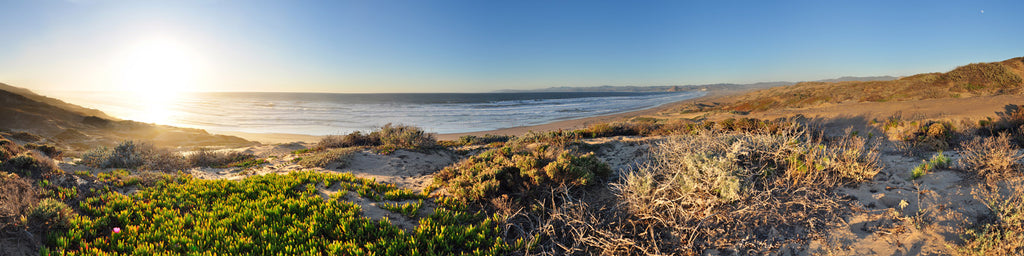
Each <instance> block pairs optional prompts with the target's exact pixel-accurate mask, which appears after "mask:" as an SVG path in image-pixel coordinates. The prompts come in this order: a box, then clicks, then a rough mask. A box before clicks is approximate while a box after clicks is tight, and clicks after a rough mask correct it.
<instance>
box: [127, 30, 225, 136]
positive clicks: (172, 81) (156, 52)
mask: <svg viewBox="0 0 1024 256" xmlns="http://www.w3.org/2000/svg"><path fill="white" fill-rule="evenodd" d="M204 64H205V63H203V56H202V55H201V54H200V53H199V52H198V51H196V50H195V49H194V48H192V47H191V46H190V45H188V44H187V42H185V41H184V40H182V39H179V38H175V37H172V36H167V35H157V36H150V37H146V38H143V39H141V40H138V41H135V42H133V43H131V44H129V45H127V46H126V47H124V48H123V50H122V51H121V52H119V53H118V54H116V55H115V56H114V57H113V58H112V62H111V65H110V67H109V73H110V77H111V85H110V86H111V87H110V89H111V90H113V91H118V92H121V93H124V94H125V95H129V97H131V98H130V99H126V100H130V101H135V102H136V103H137V104H138V105H139V106H141V108H140V109H139V110H140V112H141V113H140V114H138V115H137V116H132V117H123V118H127V119H132V120H137V121H142V122H152V123H159V124H172V123H173V120H171V119H173V116H174V111H173V109H172V107H173V105H175V104H176V102H177V101H178V100H179V97H180V96H181V94H182V93H184V92H190V91H196V90H198V89H201V88H202V87H204V85H205V82H206V81H205V80H206V78H207V77H206V76H207V73H208V70H207V68H206V67H205V65H204Z"/></svg>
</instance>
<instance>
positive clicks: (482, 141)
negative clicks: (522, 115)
mask: <svg viewBox="0 0 1024 256" xmlns="http://www.w3.org/2000/svg"><path fill="white" fill-rule="evenodd" d="M512 138H513V136H508V135H493V134H485V135H484V136H474V135H465V136H462V137H459V139H458V140H454V141H440V142H438V143H439V144H440V145H441V146H444V147H458V146H470V145H489V144H494V143H505V142H506V141H509V140H511V139H512Z"/></svg>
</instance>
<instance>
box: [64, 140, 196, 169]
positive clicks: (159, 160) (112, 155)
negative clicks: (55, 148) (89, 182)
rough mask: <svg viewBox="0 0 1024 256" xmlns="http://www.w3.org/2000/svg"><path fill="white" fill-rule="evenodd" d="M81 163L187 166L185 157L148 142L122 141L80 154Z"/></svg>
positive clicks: (129, 165)
mask: <svg viewBox="0 0 1024 256" xmlns="http://www.w3.org/2000/svg"><path fill="white" fill-rule="evenodd" d="M81 164H84V165H87V166H91V167H96V168H128V169H148V170H164V171H171V170H181V169H185V168H187V167H188V163H187V162H186V160H185V157H184V156H182V155H181V154H178V153H176V152H173V151H171V150H169V149H165V148H156V147H154V146H153V145H151V144H148V143H138V142H135V141H130V140H129V141H123V142H121V143H120V144H118V145H117V146H115V147H114V148H107V147H98V148H94V149H92V150H89V151H88V152H85V154H83V155H82V161H81Z"/></svg>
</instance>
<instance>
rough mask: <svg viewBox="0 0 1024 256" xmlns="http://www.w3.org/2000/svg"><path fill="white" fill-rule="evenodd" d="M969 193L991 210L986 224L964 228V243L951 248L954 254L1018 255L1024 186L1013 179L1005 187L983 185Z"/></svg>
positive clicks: (1022, 242)
mask: <svg viewBox="0 0 1024 256" xmlns="http://www.w3.org/2000/svg"><path fill="white" fill-rule="evenodd" d="M1000 187H1003V188H1004V189H1000ZM1004 191H1005V192H1004ZM972 194H974V197H975V198H976V199H978V201H981V202H983V203H985V206H987V207H988V209H989V210H990V213H989V216H988V217H989V218H988V219H989V222H988V223H984V224H980V225H978V226H977V227H976V228H973V229H967V230H966V231H965V232H964V234H962V236H963V237H964V240H965V241H964V244H962V245H958V246H955V247H954V249H956V253H957V254H959V255H1020V253H1021V252H1022V251H1024V183H1022V182H1021V180H1020V179H1014V180H1011V181H1008V182H1007V184H1006V185H1005V186H984V187H982V188H980V189H976V190H974V191H973V192H972Z"/></svg>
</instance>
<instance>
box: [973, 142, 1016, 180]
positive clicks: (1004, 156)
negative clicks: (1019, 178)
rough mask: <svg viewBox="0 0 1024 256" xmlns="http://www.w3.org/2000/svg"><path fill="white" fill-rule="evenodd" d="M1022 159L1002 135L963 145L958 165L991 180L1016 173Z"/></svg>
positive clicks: (1014, 146) (1013, 146)
mask: <svg viewBox="0 0 1024 256" xmlns="http://www.w3.org/2000/svg"><path fill="white" fill-rule="evenodd" d="M1022 158H1024V156H1021V154H1020V153H1019V152H1018V148H1017V146H1016V145H1014V144H1012V143H1010V137H1009V136H1008V135H1007V134H1005V133H1002V134H999V136H996V137H987V138H974V139H972V140H970V141H968V142H966V143H964V144H963V145H962V149H961V150H960V160H959V161H958V163H959V165H960V167H961V168H962V169H964V170H966V171H968V172H970V173H974V174H976V175H978V176H980V177H984V178H989V179H990V180H991V179H993V178H997V177H1002V176H1006V175H1009V174H1012V173H1016V172H1017V171H1018V170H1019V169H1020V160H1021V159H1022Z"/></svg>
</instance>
